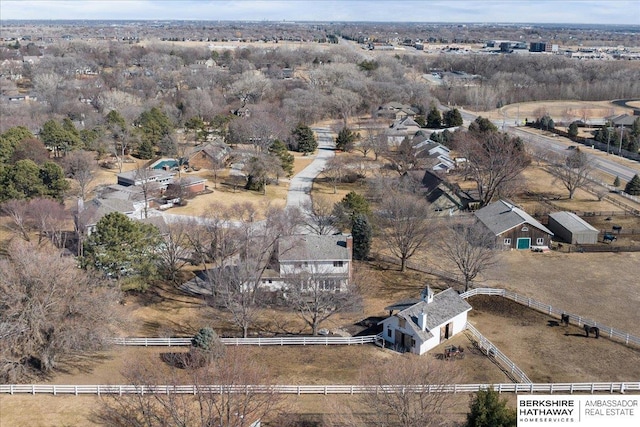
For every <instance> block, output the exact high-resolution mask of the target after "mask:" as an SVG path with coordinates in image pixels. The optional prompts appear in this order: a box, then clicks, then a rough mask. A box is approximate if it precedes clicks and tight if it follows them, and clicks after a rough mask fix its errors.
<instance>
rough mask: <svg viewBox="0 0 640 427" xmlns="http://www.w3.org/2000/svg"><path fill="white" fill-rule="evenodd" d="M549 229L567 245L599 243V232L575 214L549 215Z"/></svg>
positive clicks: (558, 213) (559, 213)
mask: <svg viewBox="0 0 640 427" xmlns="http://www.w3.org/2000/svg"><path fill="white" fill-rule="evenodd" d="M549 229H550V230H551V231H553V233H554V234H555V235H556V236H558V237H560V238H561V239H562V240H564V241H565V242H567V243H571V244H580V245H588V244H594V243H598V230H597V229H596V228H594V227H593V226H592V225H591V224H589V223H588V222H586V221H585V220H583V219H582V218H580V217H579V216H578V215H576V214H574V213H573V212H554V213H551V214H549Z"/></svg>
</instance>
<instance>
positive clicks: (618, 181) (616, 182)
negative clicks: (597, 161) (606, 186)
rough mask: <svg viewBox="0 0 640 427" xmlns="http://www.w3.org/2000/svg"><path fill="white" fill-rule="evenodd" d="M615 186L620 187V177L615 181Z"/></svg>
mask: <svg viewBox="0 0 640 427" xmlns="http://www.w3.org/2000/svg"><path fill="white" fill-rule="evenodd" d="M613 186H614V187H616V188H617V187H620V177H619V176H616V179H614V180H613Z"/></svg>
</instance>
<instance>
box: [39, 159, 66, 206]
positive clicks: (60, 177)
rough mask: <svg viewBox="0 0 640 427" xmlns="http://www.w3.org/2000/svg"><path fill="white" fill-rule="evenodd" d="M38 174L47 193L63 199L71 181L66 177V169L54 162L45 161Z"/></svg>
mask: <svg viewBox="0 0 640 427" xmlns="http://www.w3.org/2000/svg"><path fill="white" fill-rule="evenodd" d="M38 176H39V177H40V180H41V182H42V185H43V186H44V188H45V190H44V191H45V193H44V194H45V195H47V196H50V197H51V198H53V199H56V200H58V201H60V202H61V201H62V198H63V196H64V192H65V191H67V190H68V189H69V183H68V182H67V180H66V179H64V170H63V169H62V168H61V167H60V165H58V164H57V163H54V162H50V161H47V162H44V164H43V165H42V166H41V167H40V170H39V171H38Z"/></svg>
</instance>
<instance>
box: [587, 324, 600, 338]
mask: <svg viewBox="0 0 640 427" xmlns="http://www.w3.org/2000/svg"><path fill="white" fill-rule="evenodd" d="M583 328H584V333H585V334H586V336H587V338H589V332H593V333H594V334H595V335H596V339H598V338H600V328H598V327H597V326H589V325H584V326H583Z"/></svg>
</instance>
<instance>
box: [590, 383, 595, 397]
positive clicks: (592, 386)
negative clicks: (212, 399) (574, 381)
mask: <svg viewBox="0 0 640 427" xmlns="http://www.w3.org/2000/svg"><path fill="white" fill-rule="evenodd" d="M594 386H595V384H594V383H591V394H593V389H594V388H595V387H594Z"/></svg>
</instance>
